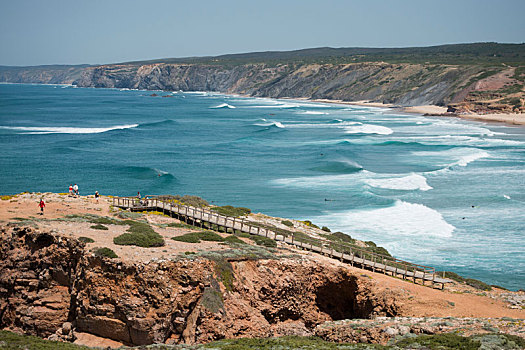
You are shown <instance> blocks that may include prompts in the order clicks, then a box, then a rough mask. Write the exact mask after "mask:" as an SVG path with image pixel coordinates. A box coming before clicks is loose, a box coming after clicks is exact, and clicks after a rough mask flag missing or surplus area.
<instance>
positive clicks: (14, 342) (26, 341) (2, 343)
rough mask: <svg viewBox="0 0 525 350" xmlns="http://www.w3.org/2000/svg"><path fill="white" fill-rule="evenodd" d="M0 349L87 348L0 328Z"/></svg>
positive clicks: (67, 349) (51, 349)
mask: <svg viewBox="0 0 525 350" xmlns="http://www.w3.org/2000/svg"><path fill="white" fill-rule="evenodd" d="M0 349H2V350H4V349H5V350H55V349H56V350H87V349H92V348H88V347H86V346H80V345H75V344H71V343H63V342H58V341H50V340H43V339H40V338H37V337H33V336H30V335H19V334H15V333H11V332H8V331H2V330H0Z"/></svg>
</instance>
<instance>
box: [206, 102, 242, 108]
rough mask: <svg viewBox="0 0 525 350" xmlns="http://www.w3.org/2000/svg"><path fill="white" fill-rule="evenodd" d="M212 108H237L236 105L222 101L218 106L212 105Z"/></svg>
mask: <svg viewBox="0 0 525 350" xmlns="http://www.w3.org/2000/svg"><path fill="white" fill-rule="evenodd" d="M210 108H236V107H235V106H232V105H229V104H227V103H221V104H220V105H218V106H215V107H210Z"/></svg>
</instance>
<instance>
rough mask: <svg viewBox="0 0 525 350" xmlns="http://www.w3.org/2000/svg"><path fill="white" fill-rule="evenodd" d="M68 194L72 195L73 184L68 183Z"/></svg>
mask: <svg viewBox="0 0 525 350" xmlns="http://www.w3.org/2000/svg"><path fill="white" fill-rule="evenodd" d="M69 195H70V196H72V195H73V185H69Z"/></svg>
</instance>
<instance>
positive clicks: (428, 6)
mask: <svg viewBox="0 0 525 350" xmlns="http://www.w3.org/2000/svg"><path fill="white" fill-rule="evenodd" d="M480 41H497V42H507V43H521V42H525V0H359V1H357V0H315V1H314V0H312V1H310V0H289V1H288V0H278V1H277V0H260V1H255V0H252V1H251V0H242V1H241V0H239V1H236V0H221V1H217V0H215V1H211V0H210V1H208V0H200V1H198V0H197V1H195V0H193V1H178V0H171V1H168V0H151V1H145V0H144V1H137V0H103V1H100V0H85V1H80V0H0V65H37V64H59V63H60V64H79V63H91V64H95V63H113V62H123V61H131V60H142V59H153V58H164V57H187V56H205V55H219V54H225V53H239V52H250V51H267V50H293V49H301V48H309V47H321V46H331V47H356V46H359V47H406V46H429V45H439V44H448V43H466V42H480Z"/></svg>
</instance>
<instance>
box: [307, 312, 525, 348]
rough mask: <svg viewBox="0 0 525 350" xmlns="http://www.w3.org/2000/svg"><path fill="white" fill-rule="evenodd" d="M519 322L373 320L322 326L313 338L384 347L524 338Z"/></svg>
mask: <svg viewBox="0 0 525 350" xmlns="http://www.w3.org/2000/svg"><path fill="white" fill-rule="evenodd" d="M523 323H524V321H523V320H520V319H513V318H502V319H486V318H454V317H394V318H391V317H376V318H375V319H373V320H343V321H335V322H325V323H323V324H320V325H319V326H317V327H316V328H315V330H314V334H315V335H316V336H318V337H320V338H322V339H324V340H327V341H331V342H338V343H341V342H344V343H372V344H377V343H380V344H386V343H388V342H389V341H391V340H395V339H399V337H410V336H415V335H421V334H428V335H430V334H441V333H454V334H461V335H463V336H471V335H477V334H493V333H500V332H501V333H503V334H510V335H515V336H519V337H524V336H525V330H524V328H523Z"/></svg>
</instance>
